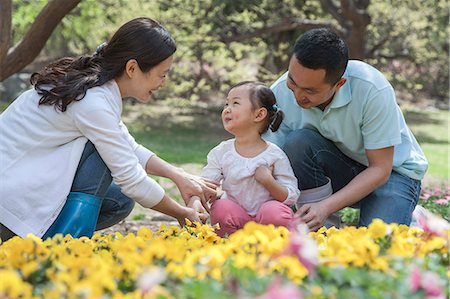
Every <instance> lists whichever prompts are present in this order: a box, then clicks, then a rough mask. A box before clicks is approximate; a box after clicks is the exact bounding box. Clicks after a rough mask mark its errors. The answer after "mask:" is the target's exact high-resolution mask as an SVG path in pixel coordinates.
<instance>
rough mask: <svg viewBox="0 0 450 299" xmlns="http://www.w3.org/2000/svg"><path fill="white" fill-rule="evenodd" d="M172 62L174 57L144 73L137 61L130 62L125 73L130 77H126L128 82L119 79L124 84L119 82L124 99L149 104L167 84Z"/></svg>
mask: <svg viewBox="0 0 450 299" xmlns="http://www.w3.org/2000/svg"><path fill="white" fill-rule="evenodd" d="M172 62H173V55H172V56H169V57H168V58H166V59H165V60H163V61H161V62H160V63H159V64H158V65H156V66H154V67H153V68H151V69H150V70H149V71H147V72H142V70H141V69H140V68H139V65H138V64H137V62H136V60H134V59H133V60H130V61H128V63H127V66H126V69H125V73H126V75H128V76H126V78H127V80H121V79H119V80H120V82H121V83H123V84H120V83H119V82H118V84H119V88H120V91H121V94H122V97H123V98H125V97H133V98H135V99H137V100H138V101H139V102H142V103H147V102H149V101H150V99H151V97H152V95H153V93H155V92H156V91H157V90H158V89H160V88H161V87H162V86H163V85H164V83H165V82H166V76H167V74H168V73H169V71H170V67H171V66H172ZM124 75H125V74H124ZM122 78H123V76H122ZM121 85H122V87H121Z"/></svg>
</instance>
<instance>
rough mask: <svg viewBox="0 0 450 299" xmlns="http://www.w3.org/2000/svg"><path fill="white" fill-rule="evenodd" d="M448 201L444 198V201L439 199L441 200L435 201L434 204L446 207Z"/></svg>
mask: <svg viewBox="0 0 450 299" xmlns="http://www.w3.org/2000/svg"><path fill="white" fill-rule="evenodd" d="M447 197H448V196H447ZM448 201H449V198H445V199H444V198H441V199H438V200H435V201H434V203H435V204H438V205H446V204H448Z"/></svg>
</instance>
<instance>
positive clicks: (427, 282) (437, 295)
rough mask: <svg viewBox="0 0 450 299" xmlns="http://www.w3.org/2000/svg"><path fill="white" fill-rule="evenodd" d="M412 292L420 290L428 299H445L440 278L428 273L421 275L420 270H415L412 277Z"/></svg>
mask: <svg viewBox="0 0 450 299" xmlns="http://www.w3.org/2000/svg"><path fill="white" fill-rule="evenodd" d="M410 283H411V291H412V292H413V293H416V292H417V291H419V290H423V291H424V292H425V298H426V299H444V298H445V296H444V292H443V290H442V287H441V285H440V284H439V276H438V275H437V274H436V273H433V272H429V271H426V272H425V273H423V274H422V273H421V272H420V269H418V268H414V269H413V270H412V272H411V276H410Z"/></svg>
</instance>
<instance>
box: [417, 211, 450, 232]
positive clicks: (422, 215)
mask: <svg viewBox="0 0 450 299" xmlns="http://www.w3.org/2000/svg"><path fill="white" fill-rule="evenodd" d="M413 218H414V219H416V220H417V222H418V224H419V227H420V228H422V229H423V230H424V231H425V232H427V233H430V234H431V235H435V236H439V237H443V238H445V237H446V235H447V231H449V230H450V223H449V222H448V221H446V220H445V219H443V218H441V217H439V216H436V215H434V214H433V213H431V212H430V211H428V210H427V209H425V208H424V207H422V206H419V205H418V206H416V208H415V209H414V212H413Z"/></svg>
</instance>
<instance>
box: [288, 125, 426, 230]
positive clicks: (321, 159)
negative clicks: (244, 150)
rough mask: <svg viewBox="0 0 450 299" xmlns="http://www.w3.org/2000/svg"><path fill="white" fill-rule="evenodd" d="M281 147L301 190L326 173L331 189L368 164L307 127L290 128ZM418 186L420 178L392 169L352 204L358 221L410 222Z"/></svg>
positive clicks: (318, 182)
mask: <svg viewBox="0 0 450 299" xmlns="http://www.w3.org/2000/svg"><path fill="white" fill-rule="evenodd" d="M283 150H284V152H285V153H286V155H287V156H288V158H289V160H290V162H291V165H292V168H293V170H294V173H295V176H296V177H297V179H298V187H299V189H300V190H306V189H311V188H316V187H320V186H323V185H325V184H326V183H327V182H328V179H327V177H329V178H330V179H331V184H332V187H333V193H334V192H337V191H339V190H340V189H342V188H343V187H344V186H346V185H347V184H348V183H349V182H350V181H351V180H352V179H353V178H354V177H355V176H357V175H358V174H359V173H361V172H362V171H363V170H365V169H366V168H367V167H366V166H364V165H362V164H360V163H358V162H356V161H354V160H352V159H350V158H349V157H347V156H346V155H344V154H343V153H342V152H341V151H340V150H339V149H338V148H337V147H336V146H335V145H334V143H333V142H332V141H330V140H328V139H326V138H324V137H323V136H322V135H320V134H319V133H318V132H316V131H313V130H310V129H300V130H296V131H293V132H291V133H290V134H289V135H288V136H287V138H286V143H285V144H284V145H283ZM420 186H421V182H420V181H418V180H415V179H412V178H409V177H407V176H404V175H402V174H399V173H397V172H395V171H392V172H391V175H390V177H389V180H388V181H387V182H386V183H385V184H384V185H382V186H380V187H378V188H377V189H375V190H374V191H373V192H372V193H370V194H369V195H367V196H366V197H364V198H363V199H361V200H360V201H359V202H357V203H356V204H354V205H353V206H352V207H354V208H358V209H360V219H359V225H360V226H367V225H369V224H370V223H371V222H372V220H373V219H374V218H380V219H382V220H383V221H384V222H386V223H399V224H406V225H409V224H410V223H411V216H412V212H413V211H414V208H415V206H416V204H417V202H418V200H419V195H420Z"/></svg>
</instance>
